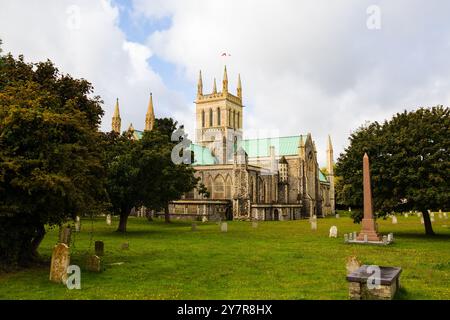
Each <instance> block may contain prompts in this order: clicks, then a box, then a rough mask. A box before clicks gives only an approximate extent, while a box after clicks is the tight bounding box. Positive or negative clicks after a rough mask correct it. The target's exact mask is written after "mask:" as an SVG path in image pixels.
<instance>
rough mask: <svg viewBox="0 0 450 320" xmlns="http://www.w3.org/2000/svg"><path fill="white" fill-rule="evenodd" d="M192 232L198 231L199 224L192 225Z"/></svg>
mask: <svg viewBox="0 0 450 320" xmlns="http://www.w3.org/2000/svg"><path fill="white" fill-rule="evenodd" d="M191 231H197V224H196V223H193V224H191Z"/></svg>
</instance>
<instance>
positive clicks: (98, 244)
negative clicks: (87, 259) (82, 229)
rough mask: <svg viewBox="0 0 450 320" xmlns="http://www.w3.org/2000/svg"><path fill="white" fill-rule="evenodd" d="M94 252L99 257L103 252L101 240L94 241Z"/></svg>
mask: <svg viewBox="0 0 450 320" xmlns="http://www.w3.org/2000/svg"><path fill="white" fill-rule="evenodd" d="M95 254H96V255H97V256H99V257H101V256H103V255H104V254H105V244H104V243H103V241H95Z"/></svg>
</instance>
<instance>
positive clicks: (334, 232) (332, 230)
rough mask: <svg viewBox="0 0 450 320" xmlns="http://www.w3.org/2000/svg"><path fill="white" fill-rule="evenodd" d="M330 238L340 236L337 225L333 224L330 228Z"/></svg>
mask: <svg viewBox="0 0 450 320" xmlns="http://www.w3.org/2000/svg"><path fill="white" fill-rule="evenodd" d="M329 237H330V238H337V237H338V228H337V227H336V226H332V227H331V228H330V234H329Z"/></svg>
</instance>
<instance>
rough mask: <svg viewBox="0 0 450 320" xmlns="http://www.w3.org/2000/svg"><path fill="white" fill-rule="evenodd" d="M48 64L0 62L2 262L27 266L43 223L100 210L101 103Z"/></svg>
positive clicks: (34, 254)
mask: <svg viewBox="0 0 450 320" xmlns="http://www.w3.org/2000/svg"><path fill="white" fill-rule="evenodd" d="M92 91H93V88H92V86H91V84H90V83H89V82H87V81H86V80H82V79H81V80H79V79H74V78H72V77H71V76H69V75H62V74H60V73H59V71H58V69H57V68H56V67H55V66H54V65H53V64H52V63H51V62H50V61H47V62H41V63H26V62H24V59H23V57H22V56H19V58H18V59H15V58H14V57H13V56H12V55H10V54H9V55H6V56H0V261H1V262H3V264H7V265H12V264H20V265H28V264H29V263H30V262H32V261H34V260H35V259H34V258H36V257H37V249H38V246H39V244H40V242H41V241H42V239H43V237H44V235H45V225H47V224H48V225H50V226H52V225H60V224H61V223H63V222H65V221H67V219H72V218H74V217H75V215H78V214H85V213H93V212H97V211H98V210H99V207H100V206H101V205H103V204H104V200H105V199H106V192H105V190H104V188H103V183H102V178H103V166H102V161H101V153H100V152H99V151H98V149H97V147H96V146H97V144H98V141H99V137H100V136H99V133H98V127H99V124H100V118H101V116H102V114H103V111H102V109H101V101H100V100H99V98H98V97H92V96H91V94H92Z"/></svg>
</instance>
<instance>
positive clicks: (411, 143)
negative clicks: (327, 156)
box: [336, 106, 450, 235]
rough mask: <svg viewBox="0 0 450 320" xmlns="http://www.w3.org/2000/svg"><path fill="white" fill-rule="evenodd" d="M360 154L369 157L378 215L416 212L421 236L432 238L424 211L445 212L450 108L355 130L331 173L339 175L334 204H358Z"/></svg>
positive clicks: (449, 197) (449, 203)
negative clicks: (422, 228) (420, 221)
mask: <svg viewBox="0 0 450 320" xmlns="http://www.w3.org/2000/svg"><path fill="white" fill-rule="evenodd" d="M365 152H367V154H368V155H369V157H370V171H371V177H372V190H373V198H374V201H373V203H374V209H375V211H376V213H377V215H379V216H383V215H386V214H388V213H390V212H392V211H397V212H398V211H400V212H402V211H403V212H404V211H408V210H418V211H420V212H422V214H423V218H424V226H425V232H426V234H428V235H432V234H434V232H433V228H432V224H431V221H430V216H429V214H428V210H439V209H443V210H448V209H449V208H450V179H449V178H450V177H449V172H450V109H449V108H447V107H443V106H437V107H433V108H420V109H417V110H415V111H412V112H407V111H404V112H403V113H398V114H396V115H395V116H394V117H393V118H392V119H390V120H386V121H385V122H384V123H382V124H380V123H378V122H374V123H371V124H368V125H365V126H363V127H361V128H359V129H358V130H357V131H356V132H354V133H353V134H352V135H351V136H350V145H349V147H348V148H347V149H345V152H344V153H342V154H341V156H340V157H339V159H338V162H337V166H336V175H338V176H341V177H342V180H341V181H340V183H339V186H338V188H337V189H338V190H337V191H338V195H339V198H340V199H339V201H340V202H341V203H345V204H346V205H348V206H352V207H361V205H362V201H363V199H362V197H363V193H362V190H363V187H362V158H363V155H364V153H365ZM356 218H357V220H358V219H361V217H360V216H357V217H356Z"/></svg>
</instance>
